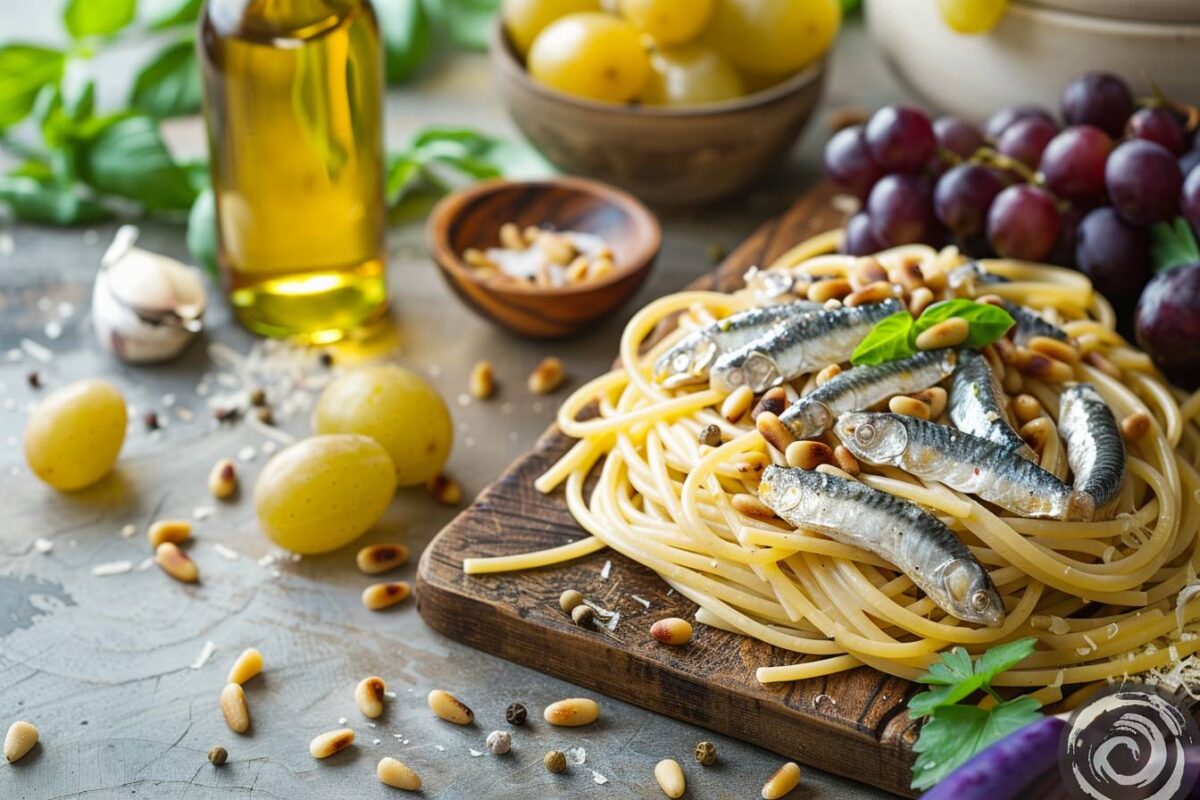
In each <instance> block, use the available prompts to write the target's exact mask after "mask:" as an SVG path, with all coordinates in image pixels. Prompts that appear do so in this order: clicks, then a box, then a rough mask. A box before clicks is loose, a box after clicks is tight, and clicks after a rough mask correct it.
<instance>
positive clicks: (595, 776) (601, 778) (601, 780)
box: [592, 770, 608, 786]
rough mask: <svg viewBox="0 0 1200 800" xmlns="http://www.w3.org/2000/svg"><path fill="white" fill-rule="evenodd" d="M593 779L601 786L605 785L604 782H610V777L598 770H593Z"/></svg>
mask: <svg viewBox="0 0 1200 800" xmlns="http://www.w3.org/2000/svg"><path fill="white" fill-rule="evenodd" d="M592 780H593V781H595V782H596V784H597V785H599V786H603V785H604V784H606V783H608V778H606V777H604V776H603V775H601V774H600V773H599V772H596V770H592Z"/></svg>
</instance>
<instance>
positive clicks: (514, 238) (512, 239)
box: [500, 222, 528, 250]
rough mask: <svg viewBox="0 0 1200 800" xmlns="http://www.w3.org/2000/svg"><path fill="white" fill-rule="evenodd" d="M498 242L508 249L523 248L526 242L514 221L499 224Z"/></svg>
mask: <svg viewBox="0 0 1200 800" xmlns="http://www.w3.org/2000/svg"><path fill="white" fill-rule="evenodd" d="M500 244H501V246H503V247H505V248H507V249H509V250H524V249H525V247H526V245H527V244H528V242H526V241H525V237H524V236H522V235H521V229H520V228H518V227H517V226H516V224H515V223H512V222H506V223H504V224H503V225H501V226H500Z"/></svg>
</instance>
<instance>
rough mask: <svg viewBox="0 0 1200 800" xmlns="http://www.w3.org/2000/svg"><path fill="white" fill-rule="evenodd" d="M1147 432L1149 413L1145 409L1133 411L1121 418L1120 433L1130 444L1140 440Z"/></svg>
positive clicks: (1148, 429) (1148, 430) (1148, 428)
mask: <svg viewBox="0 0 1200 800" xmlns="http://www.w3.org/2000/svg"><path fill="white" fill-rule="evenodd" d="M1149 432H1150V415H1149V414H1147V413H1146V412H1145V411H1135V412H1133V413H1132V414H1130V415H1129V416H1127V417H1126V418H1125V419H1123V420H1121V435H1122V436H1124V437H1125V441H1127V442H1129V443H1131V444H1135V443H1137V442H1140V441H1141V440H1142V439H1144V438H1146V434H1148V433H1149Z"/></svg>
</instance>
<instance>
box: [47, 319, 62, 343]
mask: <svg viewBox="0 0 1200 800" xmlns="http://www.w3.org/2000/svg"><path fill="white" fill-rule="evenodd" d="M42 330H43V331H44V332H45V334H46V338H47V339H58V338H60V337H61V336H62V335H63V326H62V323H61V322H59V321H58V320H56V319H52V320H50V321H49V322H47V323H46V327H44V328H42Z"/></svg>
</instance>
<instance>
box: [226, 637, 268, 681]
mask: <svg viewBox="0 0 1200 800" xmlns="http://www.w3.org/2000/svg"><path fill="white" fill-rule="evenodd" d="M262 668H263V657H262V653H260V652H258V649H257V648H254V647H248V648H246V649H245V650H244V651H242V654H241V655H240V656H238V657H237V661H234V662H233V666H232V667H230V668H229V678H228V680H229V682H230V683H236V684H238V685H243V686H244V685H245V684H246V682H247V681H248V680H250V679H251V678H253V677H254V676H255V675H257V674H258V673H260V672H262Z"/></svg>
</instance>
